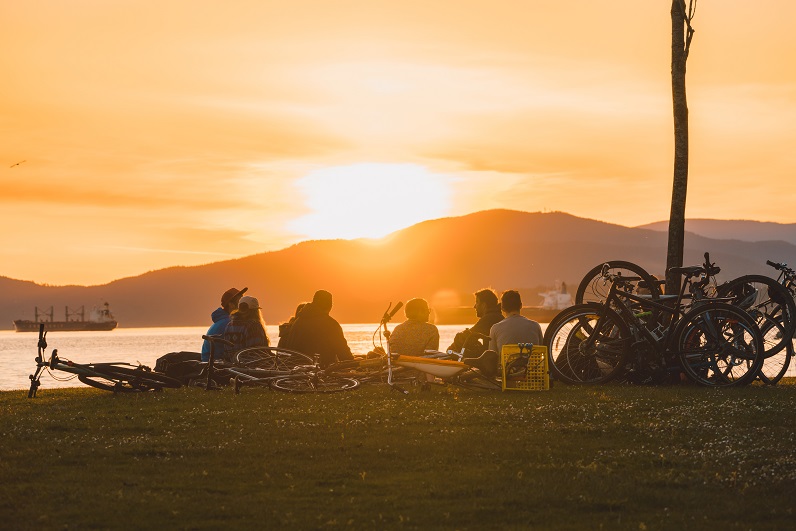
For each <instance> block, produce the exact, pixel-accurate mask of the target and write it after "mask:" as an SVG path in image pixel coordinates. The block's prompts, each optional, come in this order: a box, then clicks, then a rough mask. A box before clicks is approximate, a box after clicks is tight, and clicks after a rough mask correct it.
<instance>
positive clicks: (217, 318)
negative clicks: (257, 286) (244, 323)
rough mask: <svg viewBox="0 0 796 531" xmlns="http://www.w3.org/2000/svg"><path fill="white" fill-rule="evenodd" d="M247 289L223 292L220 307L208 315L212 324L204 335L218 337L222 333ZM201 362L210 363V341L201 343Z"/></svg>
mask: <svg viewBox="0 0 796 531" xmlns="http://www.w3.org/2000/svg"><path fill="white" fill-rule="evenodd" d="M248 289H249V288H243V289H236V288H229V289H228V290H227V291H225V292H224V294H223V295H222V296H221V306H220V307H219V308H216V309H215V310H213V313H211V314H210V318H211V319H213V324H212V325H210V328H208V329H207V334H205V335H208V336H219V335H221V334H223V333H224V330H225V329H226V328H227V324H228V323H229V319H230V313H232V311H233V310H236V309H237V308H238V300H239V299H240V298H241V296H242V295H243V294H244V293H246V290H248ZM219 357H220V356H219ZM202 361H204V362H208V361H210V341H208V340H206V339H205V341H204V343H202Z"/></svg>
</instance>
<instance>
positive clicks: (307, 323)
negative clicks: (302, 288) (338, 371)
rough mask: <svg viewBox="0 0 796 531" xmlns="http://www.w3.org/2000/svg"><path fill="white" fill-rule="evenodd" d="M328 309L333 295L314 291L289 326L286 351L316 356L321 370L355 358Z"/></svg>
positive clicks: (330, 306)
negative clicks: (309, 300)
mask: <svg viewBox="0 0 796 531" xmlns="http://www.w3.org/2000/svg"><path fill="white" fill-rule="evenodd" d="M331 310H332V294H331V293H329V292H328V291H325V290H318V291H316V292H315V295H314V296H313V298H312V302H311V303H309V304H307V305H306V306H304V308H302V309H301V312H300V313H299V314H298V316H296V320H295V321H294V322H293V324H292V325H291V327H290V334H289V335H288V341H287V344H286V345H285V348H289V349H292V350H297V351H299V352H302V353H304V354H308V355H310V356H315V355H317V356H318V362H319V363H320V365H321V367H327V366H329V365H331V364H332V363H334V362H336V361H343V360H351V359H354V356H353V355H352V354H351V349H350V348H348V341H346V339H345V336H344V335H343V328H342V327H341V326H340V323H338V322H337V321H335V320H334V318H332V317H331V316H330V315H329V312H330V311H331Z"/></svg>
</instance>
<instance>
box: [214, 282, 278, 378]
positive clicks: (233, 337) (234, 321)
mask: <svg viewBox="0 0 796 531" xmlns="http://www.w3.org/2000/svg"><path fill="white" fill-rule="evenodd" d="M260 309H261V308H260V301H258V300H257V299H256V298H254V297H248V296H247V297H241V298H240V301H238V309H237V310H234V311H233V312H232V313H231V314H230V319H229V323H227V327H226V328H225V329H224V339H226V340H227V341H230V342H232V344H233V346H225V347H224V360H225V361H227V362H230V363H235V355H236V354H237V353H238V351H239V350H241V349H244V348H250V347H267V346H269V343H270V342H269V340H268V334H267V333H266V331H265V320H264V319H263V314H262V312H261V311H260Z"/></svg>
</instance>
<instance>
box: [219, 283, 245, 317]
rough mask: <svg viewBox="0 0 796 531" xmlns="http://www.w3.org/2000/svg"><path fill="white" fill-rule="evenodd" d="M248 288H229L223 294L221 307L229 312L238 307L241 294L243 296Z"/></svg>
mask: <svg viewBox="0 0 796 531" xmlns="http://www.w3.org/2000/svg"><path fill="white" fill-rule="evenodd" d="M248 289H249V288H243V289H236V288H229V289H228V290H227V291H225V292H224V294H223V295H222V296H221V307H222V308H224V309H225V310H226V311H228V312H231V311H232V310H235V309H237V308H238V301H239V300H240V298H241V296H243V294H244V293H246V290H248Z"/></svg>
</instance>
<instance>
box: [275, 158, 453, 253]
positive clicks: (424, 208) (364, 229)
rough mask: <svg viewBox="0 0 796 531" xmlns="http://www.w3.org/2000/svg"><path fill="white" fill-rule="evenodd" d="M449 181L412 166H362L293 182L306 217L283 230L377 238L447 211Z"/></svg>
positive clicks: (312, 174)
mask: <svg viewBox="0 0 796 531" xmlns="http://www.w3.org/2000/svg"><path fill="white" fill-rule="evenodd" d="M449 182H450V177H448V176H446V175H441V174H435V173H431V172H430V171H428V169H426V168H425V167H423V166H420V165H417V164H377V163H362V164H352V165H349V166H333V167H329V168H323V169H319V170H315V171H313V172H310V173H309V174H307V175H305V176H304V177H302V178H301V179H299V180H298V181H297V186H299V188H300V189H301V191H302V192H303V194H304V196H305V197H306V200H305V204H306V206H307V207H308V208H309V210H310V212H309V213H308V214H307V215H305V216H303V217H301V218H298V219H296V220H294V221H293V222H292V223H291V224H290V225H289V228H290V229H291V230H293V231H295V232H297V233H300V234H303V235H306V236H307V237H309V238H312V239H334V238H345V239H349V238H381V237H382V236H386V235H387V234H389V233H391V232H393V231H396V230H399V229H402V228H405V227H408V226H410V225H413V224H415V223H418V222H420V221H424V220H427V219H433V218H439V217H443V216H445V215H446V214H447V212H448V210H449V207H450V185H449Z"/></svg>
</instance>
